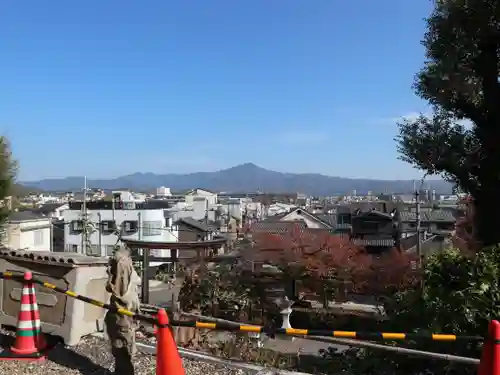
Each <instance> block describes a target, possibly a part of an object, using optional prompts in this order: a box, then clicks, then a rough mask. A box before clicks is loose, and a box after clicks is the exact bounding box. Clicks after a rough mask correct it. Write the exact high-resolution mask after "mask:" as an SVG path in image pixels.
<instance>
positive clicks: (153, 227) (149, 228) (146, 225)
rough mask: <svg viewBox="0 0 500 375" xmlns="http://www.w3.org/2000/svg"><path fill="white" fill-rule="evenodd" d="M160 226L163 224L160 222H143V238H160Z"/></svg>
mask: <svg viewBox="0 0 500 375" xmlns="http://www.w3.org/2000/svg"><path fill="white" fill-rule="evenodd" d="M162 224H163V222H162V221H161V220H160V221H145V222H143V223H142V227H143V231H142V235H143V236H146V237H147V236H160V235H161V234H162V231H161V229H162Z"/></svg>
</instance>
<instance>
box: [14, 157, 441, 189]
mask: <svg viewBox="0 0 500 375" xmlns="http://www.w3.org/2000/svg"><path fill="white" fill-rule="evenodd" d="M22 184H23V185H24V186H26V187H28V188H37V189H41V190H45V191H75V190H81V189H82V187H83V178H82V177H66V178H62V179H46V180H40V181H26V182H22ZM87 184H88V186H89V187H91V188H101V189H123V188H128V189H135V190H145V189H155V188H157V187H160V186H166V187H169V188H170V189H171V190H173V191H179V190H185V189H190V188H204V189H208V190H212V191H227V192H255V191H263V192H269V193H271V192H272V193H290V192H300V193H305V194H308V195H323V196H325V195H336V194H350V193H351V192H352V191H353V190H356V192H357V193H358V194H366V193H367V192H368V191H372V192H373V193H374V194H377V193H384V192H410V191H412V189H413V181H411V180H391V181H384V180H369V179H351V178H342V177H331V176H325V175H321V174H313V173H281V172H275V171H270V170H267V169H264V168H261V167H258V166H257V165H255V164H252V163H246V164H241V165H238V166H236V167H232V168H229V169H224V170H220V171H217V172H197V173H189V174H163V175H160V174H154V173H134V174H131V175H128V176H122V177H118V178H113V179H107V180H104V179H102V180H87ZM426 185H427V186H429V188H430V189H434V190H436V192H437V193H442V194H446V193H450V192H451V185H450V184H449V183H447V182H445V181H442V180H431V181H428V182H426Z"/></svg>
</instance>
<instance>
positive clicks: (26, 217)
mask: <svg viewBox="0 0 500 375" xmlns="http://www.w3.org/2000/svg"><path fill="white" fill-rule="evenodd" d="M44 219H46V218H45V217H44V216H43V215H41V214H39V213H37V212H33V211H14V212H12V213H11V214H10V215H9V222H11V223H20V222H23V221H33V220H44Z"/></svg>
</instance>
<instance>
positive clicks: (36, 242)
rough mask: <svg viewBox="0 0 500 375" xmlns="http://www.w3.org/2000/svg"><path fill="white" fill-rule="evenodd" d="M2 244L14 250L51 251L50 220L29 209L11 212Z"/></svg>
mask: <svg viewBox="0 0 500 375" xmlns="http://www.w3.org/2000/svg"><path fill="white" fill-rule="evenodd" d="M4 228H5V230H4V235H3V236H2V244H3V245H4V246H6V247H9V248H11V249H14V250H26V251H51V250H52V220H51V219H50V218H48V217H43V216H40V215H39V214H36V213H33V212H30V211H21V212H12V213H11V214H10V216H9V220H8V221H7V223H6V224H5V226H4Z"/></svg>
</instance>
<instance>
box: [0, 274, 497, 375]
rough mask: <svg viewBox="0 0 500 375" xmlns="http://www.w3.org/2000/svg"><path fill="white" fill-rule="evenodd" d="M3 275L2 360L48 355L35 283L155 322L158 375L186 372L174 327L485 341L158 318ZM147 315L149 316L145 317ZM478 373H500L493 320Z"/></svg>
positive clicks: (161, 314)
mask: <svg viewBox="0 0 500 375" xmlns="http://www.w3.org/2000/svg"><path fill="white" fill-rule="evenodd" d="M0 278H10V279H15V280H18V281H20V282H22V283H23V292H22V298H21V306H20V311H19V317H18V324H17V331H16V340H15V343H14V345H12V347H11V350H10V353H7V354H4V353H2V355H1V356H0V360H2V359H18V360H40V359H44V358H45V351H46V350H47V344H46V341H45V339H44V336H43V334H42V332H41V324H40V315H39V311H38V305H37V303H36V296H35V288H34V284H35V283H36V284H39V285H42V286H44V287H46V288H49V289H53V290H55V291H58V292H61V293H64V294H66V295H68V296H70V297H73V298H76V299H79V300H81V301H83V302H86V303H91V304H92V305H95V306H99V307H102V308H106V309H109V310H113V311H116V312H117V313H119V314H123V315H126V316H131V317H134V318H137V319H139V320H144V321H147V322H150V323H151V322H152V323H153V324H154V325H155V326H156V327H157V329H156V374H157V375H185V371H184V368H183V364H182V359H181V357H180V355H179V352H178V349H177V345H176V343H175V340H174V338H173V335H172V331H171V327H172V326H176V325H177V326H183V327H194V328H202V329H203V328H204V329H214V330H215V329H218V330H225V331H241V332H256V333H273V334H274V333H276V334H285V335H294V336H295V335H300V336H304V335H311V336H326V337H336V338H350V339H368V340H375V339H382V340H404V339H419V338H420V339H422V338H423V339H430V340H436V341H456V340H458V339H467V340H484V338H483V337H479V336H457V335H451V334H411V333H410V334H407V333H389V332H356V331H323V330H307V329H294V328H278V329H268V328H265V327H261V326H251V325H239V324H230V323H207V322H199V321H189V322H184V321H172V322H169V318H168V315H167V312H166V311H165V310H164V309H160V310H159V311H158V313H157V317H156V319H155V318H153V317H151V316H145V315H142V314H135V313H133V312H131V311H128V310H124V309H116V308H113V306H111V305H109V304H106V303H103V302H100V301H96V300H93V299H91V298H88V297H85V296H81V295H78V294H77V293H74V292H71V291H69V290H64V289H61V288H58V287H56V286H55V285H53V284H50V283H46V282H43V281H40V280H36V279H33V278H32V275H31V272H26V273H25V274H24V276H21V275H18V274H14V273H11V272H3V273H0ZM144 318H145V319H144ZM478 375H500V323H499V322H498V321H492V322H491V323H490V326H489V331H488V335H487V337H486V340H485V343H484V346H483V352H482V355H481V360H480V364H479V371H478Z"/></svg>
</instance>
